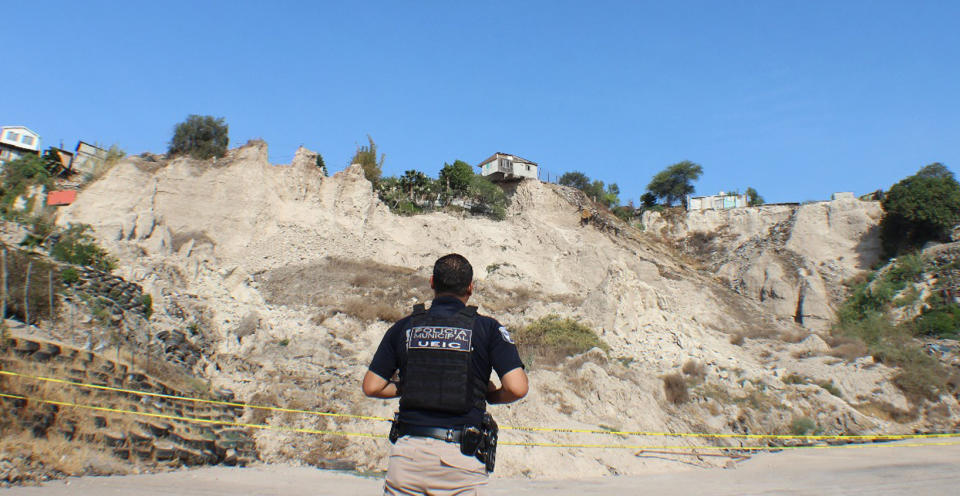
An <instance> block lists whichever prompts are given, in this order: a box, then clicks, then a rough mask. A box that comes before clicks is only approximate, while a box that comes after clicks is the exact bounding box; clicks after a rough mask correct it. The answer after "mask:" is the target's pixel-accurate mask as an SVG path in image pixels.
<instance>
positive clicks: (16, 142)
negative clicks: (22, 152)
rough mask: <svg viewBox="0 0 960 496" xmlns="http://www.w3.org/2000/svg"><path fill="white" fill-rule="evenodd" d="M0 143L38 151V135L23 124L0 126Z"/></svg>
mask: <svg viewBox="0 0 960 496" xmlns="http://www.w3.org/2000/svg"><path fill="white" fill-rule="evenodd" d="M0 143H3V144H5V145H10V146H18V147H20V148H26V149H28V150H32V151H35V152H38V151H40V135H39V134H37V133H35V132H33V131H31V130H29V129H27V128H25V127H23V126H4V127H2V128H0Z"/></svg>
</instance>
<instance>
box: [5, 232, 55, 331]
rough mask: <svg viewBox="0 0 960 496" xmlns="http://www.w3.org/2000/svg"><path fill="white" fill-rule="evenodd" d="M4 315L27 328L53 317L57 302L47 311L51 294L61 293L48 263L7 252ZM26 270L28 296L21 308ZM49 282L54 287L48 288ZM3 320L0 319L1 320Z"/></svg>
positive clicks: (52, 266) (32, 257)
mask: <svg viewBox="0 0 960 496" xmlns="http://www.w3.org/2000/svg"><path fill="white" fill-rule="evenodd" d="M6 262H7V315H6V316H5V317H6V318H15V319H17V320H20V321H22V322H26V321H27V319H28V317H29V322H28V323H30V324H34V323H36V322H38V321H39V320H40V319H41V318H42V319H49V318H50V317H51V316H53V317H56V314H57V310H58V305H59V300H58V299H57V298H54V299H53V301H52V303H53V308H51V307H50V304H51V301H50V291H51V290H52V291H53V293H54V294H56V293H58V292H59V291H60V276H59V274H57V268H56V266H54V265H53V264H51V263H48V262H44V261H43V260H42V259H38V258H36V257H35V256H33V255H32V254H31V253H29V252H26V251H21V250H17V249H12V248H7V253H6ZM28 268H29V276H30V279H29V294H28V295H27V301H26V304H24V292H25V291H27V286H28V280H27V272H28V270H27V269H28ZM51 282H52V283H53V287H52V288H51V287H50V284H51ZM0 320H2V319H0Z"/></svg>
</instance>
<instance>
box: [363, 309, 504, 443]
mask: <svg viewBox="0 0 960 496" xmlns="http://www.w3.org/2000/svg"><path fill="white" fill-rule="evenodd" d="M465 306H466V305H464V303H463V302H462V301H460V300H459V299H457V298H454V297H448V296H441V297H440V298H436V299H434V300H433V303H432V304H431V305H430V310H428V312H430V313H436V314H439V315H444V316H447V315H453V314H455V313H457V312H459V311H460V310H461V309H462V308H464V307H465ZM409 322H410V316H409V315H408V316H407V317H405V318H403V319H401V320H400V321H398V322H397V323H396V324H393V326H392V327H390V329H388V330H387V333H386V334H384V335H383V340H382V341H380V346H379V347H378V348H377V352H376V353H375V354H374V355H373V360H371V361H370V371H371V372H373V373H374V374H377V375H378V376H380V377H382V378H383V379H384V380H389V379H390V378H391V377H393V373H394V372H396V371H397V370H398V369H399V368H400V352H401V350H402V347H403V346H406V343H405V342H404V331H405V330H406V328H407V326H408V324H409ZM475 325H476V327H475V328H474V331H473V333H474V334H473V341H472V346H473V351H472V352H471V353H470V355H471V357H470V359H471V362H472V363H471V373H473V374H476V376H477V377H481V378H483V379H484V382H486V381H488V380H489V379H490V371H491V370H496V371H497V375H498V376H500V377H503V375H504V374H506V373H507V372H510V371H511V370H513V369H515V368H517V367H521V368H522V367H523V362H522V361H520V355H519V354H518V353H517V347H516V346H514V344H513V342H512V339H511V338H510V334H509V332H507V330H506V328H505V327H503V326H502V325H500V323H499V322H497V321H496V320H495V319H492V318H490V317H486V316H483V315H479V314H478V315H477V319H476V324H475ZM400 375H403V371H402V370H401V371H400ZM482 419H483V409H480V408H477V407H474V408H472V409H471V410H470V411H469V412H467V413H466V414H464V415H453V414H449V413H443V412H435V411H430V410H413V409H403V408H401V409H400V420H401V421H402V422H405V423H408V424H414V425H426V426H431V427H459V426H463V425H480V422H481V420H482Z"/></svg>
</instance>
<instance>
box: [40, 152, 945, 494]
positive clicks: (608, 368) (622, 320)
mask: <svg viewBox="0 0 960 496" xmlns="http://www.w3.org/2000/svg"><path fill="white" fill-rule="evenodd" d="M311 157H313V155H312V152H309V151H307V150H303V149H301V150H299V151H298V153H297V157H296V158H295V159H294V161H293V164H292V165H289V166H274V165H271V164H269V162H268V161H267V153H266V144H265V143H262V142H253V143H250V144H248V145H246V146H244V147H241V148H239V149H235V150H231V151H230V152H229V154H228V155H227V157H225V158H223V159H220V160H216V161H207V162H199V161H194V160H191V159H183V158H178V159H174V160H167V159H165V158H142V157H131V158H129V159H127V160H125V161H123V162H121V163H119V164H118V165H117V166H116V167H115V168H114V169H112V170H111V171H110V172H109V173H108V174H107V175H106V176H105V177H104V178H102V179H101V180H99V181H98V182H96V183H94V184H92V185H90V186H89V187H88V189H86V190H85V191H83V192H82V193H81V194H80V195H79V197H78V199H77V201H76V202H75V203H74V204H73V205H72V206H70V207H69V208H68V209H66V210H65V211H63V212H62V215H61V217H60V219H59V220H58V222H60V223H61V224H66V223H68V222H83V223H87V224H91V225H92V226H94V228H95V232H96V234H97V236H98V238H99V240H100V241H101V242H102V243H103V244H104V245H105V246H106V247H107V248H108V249H109V250H110V251H111V252H112V253H113V254H114V255H115V256H117V257H118V258H119V260H120V264H119V267H120V268H119V269H118V271H117V272H118V273H119V274H120V275H122V276H123V277H125V278H126V279H128V280H130V281H132V282H136V283H138V284H140V285H141V286H142V287H143V288H144V291H146V292H148V293H150V294H151V295H153V299H154V309H155V314H154V318H153V319H152V322H153V325H154V326H155V327H156V328H157V329H158V331H160V332H162V331H163V330H170V329H176V328H181V329H182V328H183V327H184V326H186V325H188V324H190V326H191V329H194V330H195V331H197V332H196V334H197V336H195V337H193V336H191V335H190V333H187V336H186V339H187V340H192V341H194V342H195V344H194V346H195V348H196V349H198V350H200V351H199V353H200V354H201V356H200V357H199V358H198V360H197V361H196V364H195V365H194V370H195V372H196V373H198V374H202V375H204V376H205V377H208V378H210V380H211V381H212V382H213V385H214V386H215V387H226V388H229V389H232V390H233V391H235V392H236V393H237V396H238V398H239V399H241V400H243V401H250V402H254V403H261V404H263V403H270V404H277V405H284V406H292V407H293V408H300V409H316V410H325V411H337V412H349V413H354V414H364V415H377V416H383V417H390V416H392V411H393V409H394V408H395V407H396V404H395V402H384V401H378V400H371V399H367V398H364V397H363V396H362V394H361V392H360V388H359V381H360V378H361V377H362V375H363V373H364V371H365V370H366V366H367V365H368V363H369V360H370V358H371V356H372V354H373V352H374V350H375V348H376V346H377V344H378V343H379V340H380V338H381V336H382V335H383V333H384V332H385V331H386V329H387V328H388V326H389V325H390V324H391V323H392V322H391V320H392V319H393V318H396V317H398V316H401V315H402V314H403V313H404V312H405V311H407V309H408V308H409V307H410V306H411V305H412V304H413V303H415V302H417V301H421V300H423V299H425V298H429V289H428V287H427V286H426V281H427V279H428V277H429V275H430V271H431V269H432V264H433V262H434V261H435V260H436V258H437V257H439V256H442V255H444V254H446V253H450V252H458V253H461V254H463V255H465V256H466V257H467V258H468V259H469V260H470V261H471V262H472V264H473V266H474V272H475V278H476V285H477V291H476V293H475V295H474V299H473V300H472V303H475V304H477V305H479V306H480V311H481V312H483V313H487V314H490V315H493V316H495V317H496V318H498V319H499V320H500V321H501V322H503V323H504V324H506V325H507V326H510V327H513V328H516V327H519V326H523V325H526V324H528V323H530V322H531V321H533V320H535V319H537V318H539V317H542V316H545V315H547V314H551V313H555V314H560V315H562V316H567V317H573V318H577V319H579V320H581V321H582V322H584V323H586V324H588V325H590V326H591V327H593V328H594V329H596V330H597V332H598V334H599V335H600V337H601V339H603V340H604V341H605V342H606V343H607V344H609V345H610V351H609V353H604V352H602V351H600V350H596V349H595V350H593V351H591V352H588V353H586V354H584V355H581V356H577V357H572V358H569V359H566V360H560V361H558V362H551V363H545V362H544V361H543V360H539V359H536V358H534V357H532V356H525V359H527V361H528V365H529V372H530V377H531V385H532V386H531V387H532V389H531V392H530V395H529V396H528V397H527V398H526V399H524V400H523V401H521V402H518V403H516V404H513V405H509V406H495V407H492V408H491V410H492V411H493V413H494V415H495V416H496V417H497V418H498V421H500V423H501V424H505V425H526V426H551V427H564V428H586V429H598V428H599V429H611V428H613V429H616V430H630V431H672V432H678V431H700V432H703V431H719V432H738V433H745V432H781V433H782V432H786V431H788V430H789V425H790V423H791V421H792V420H793V419H794V418H796V417H800V416H803V417H809V418H811V419H813V421H815V422H816V423H817V424H818V425H821V426H822V428H823V429H824V430H825V431H829V432H861V433H866V432H880V431H890V430H893V431H905V430H910V429H913V428H916V427H917V426H918V425H923V426H926V427H929V428H933V427H930V426H931V425H932V424H930V423H929V422H928V420H927V419H926V418H925V417H924V415H923V413H922V411H921V412H920V413H918V415H917V416H916V417H913V420H911V421H910V422H909V423H906V424H897V423H894V422H892V421H890V419H889V418H886V417H883V416H876V415H872V414H870V413H869V412H866V410H864V411H862V410H863V408H861V404H864V403H865V402H885V404H890V405H893V406H895V407H897V408H901V409H907V408H908V407H909V405H908V404H907V400H906V399H905V397H904V396H903V395H902V394H900V393H899V391H898V390H897V389H896V387H894V386H893V384H892V383H891V381H890V378H891V377H892V374H893V371H892V370H891V369H889V368H887V367H885V366H883V365H880V364H873V363H872V360H867V359H863V360H859V361H857V360H854V361H849V362H846V361H841V360H837V359H836V358H834V357H832V356H829V347H828V346H827V345H826V344H825V343H824V342H823V341H822V340H820V338H818V337H816V336H811V335H810V329H809V328H810V327H812V328H817V325H814V324H817V323H820V324H823V323H826V322H827V321H828V319H829V318H830V317H831V313H830V312H831V305H833V302H834V301H835V296H834V295H833V292H835V291H838V289H837V288H838V286H837V284H838V283H839V281H841V280H842V279H844V278H846V277H849V276H850V275H852V274H853V273H855V272H856V271H857V270H859V269H860V268H862V267H865V266H867V265H869V263H871V260H872V257H874V256H875V253H874V252H875V245H876V242H875V239H874V238H875V235H874V234H873V233H872V230H871V229H872V226H873V225H875V221H876V218H878V214H879V207H876V206H875V205H870V204H860V203H856V204H854V203H850V204H844V203H830V204H823V205H812V206H804V207H801V208H800V209H790V208H785V207H763V208H761V209H741V210H739V211H732V212H723V213H719V212H703V213H701V214H698V215H699V217H698V216H697V215H691V216H689V217H688V218H687V220H686V221H684V222H681V223H679V224H676V225H674V224H667V223H666V222H665V221H662V220H659V219H656V218H648V219H646V223H647V226H648V227H647V230H646V232H644V233H641V232H639V231H634V230H631V229H629V228H627V227H626V226H624V228H623V230H622V231H620V232H619V233H617V232H611V231H609V230H606V231H599V230H597V229H595V228H594V227H592V226H581V225H580V216H579V212H578V209H577V205H576V204H575V202H573V201H571V198H572V197H573V196H574V195H572V194H571V191H570V190H567V189H564V188H563V187H560V186H556V185H551V184H542V183H540V182H537V181H525V182H522V183H520V184H519V185H517V187H516V188H515V189H513V190H512V191H511V198H512V200H511V205H510V207H509V209H508V216H507V219H506V220H504V221H501V222H497V221H493V220H489V219H486V218H478V217H464V216H458V215H455V214H448V213H430V214H425V215H418V216H413V217H400V216H396V215H393V214H392V213H390V212H389V210H388V209H387V208H386V207H385V206H384V205H383V204H382V203H381V202H380V201H379V200H378V199H377V197H376V195H375V194H374V192H373V189H372V187H371V184H370V183H369V182H368V181H367V180H366V179H365V178H364V176H363V172H362V170H361V169H360V167H359V166H351V167H349V168H347V169H346V170H344V171H341V172H339V173H337V174H335V175H333V176H331V177H328V178H324V177H322V175H321V174H320V173H319V171H318V170H317V169H316V167H315V166H314V161H313V160H312V159H311ZM696 232H717V234H716V236H715V238H714V239H713V240H712V241H710V243H708V244H707V245H706V246H717V247H718V248H716V249H712V248H711V249H709V250H703V252H704V253H705V254H706V255H705V256H704V257H703V260H704V262H703V263H704V264H705V267H707V268H708V269H709V270H703V269H702V268H700V267H697V266H696V264H691V263H690V259H689V256H683V255H678V254H677V251H676V250H675V249H674V248H673V246H672V242H675V241H677V240H681V239H687V238H690V237H691V235H692V234H693V233H696ZM661 236H663V237H665V238H666V239H667V240H669V241H671V242H665V241H664V239H662V237H661ZM871 236H873V237H874V238H871ZM698 253H699V252H698ZM801 292H802V293H803V298H802V305H800V306H801V307H802V308H801V309H800V311H799V312H798V311H797V306H798V301H801V298H800V293H801ZM798 313H799V314H800V316H801V317H802V320H803V325H802V326H801V325H799V324H798V323H797V322H795V321H794V318H793V317H794V316H795V315H796V314H798ZM818 325H819V324H818ZM743 335H746V336H749V338H747V339H743V338H742V337H741V338H740V339H732V338H735V337H736V336H743ZM798 357H802V358H798ZM687 363H693V364H699V366H700V367H701V368H702V369H695V370H694V371H693V372H691V373H688V374H687V375H686V380H687V382H688V384H689V389H690V398H691V399H690V400H689V401H687V402H682V403H674V402H672V401H670V400H669V399H668V398H667V396H666V394H665V390H664V381H663V376H664V375H667V374H671V373H680V372H681V368H683V367H684V365H686V364H687ZM701 372H702V373H701ZM791 374H793V375H797V374H802V375H803V376H804V377H808V378H810V380H811V381H814V382H810V383H804V384H796V383H787V382H784V379H785V378H786V377H788V376H790V375H791ZM834 378H842V380H841V379H837V380H836V381H835V382H833V384H835V387H836V388H837V391H839V394H840V395H841V396H842V398H841V397H838V396H835V395H834V394H831V393H829V392H827V391H826V390H825V389H823V388H821V387H818V386H814V385H811V384H816V381H818V380H819V381H822V382H824V383H826V381H831V380H833V379H834ZM942 404H944V405H946V407H944V408H946V409H947V411H948V412H956V411H957V405H956V401H955V400H954V399H953V398H944V399H943V400H942ZM865 412H866V413H865ZM953 414H954V413H950V415H953ZM950 415H948V417H949V416H950ZM249 420H256V421H265V422H268V423H272V424H278V425H287V426H293V427H309V428H313V429H328V430H345V431H351V432H369V433H383V432H386V425H385V424H383V423H379V422H369V421H362V420H352V419H343V418H327V417H317V416H304V415H293V414H280V413H278V414H275V415H267V416H266V418H259V417H258V418H251V419H249ZM256 436H257V440H258V447H259V449H260V453H261V454H262V455H263V456H264V459H265V460H266V461H280V460H283V461H304V462H307V463H314V461H315V460H318V459H329V458H336V459H348V460H352V461H354V462H356V463H357V464H358V465H359V466H360V467H366V468H373V469H382V468H384V467H385V462H386V460H385V454H386V453H387V449H386V447H385V445H384V444H383V443H382V442H380V441H377V440H371V439H364V438H345V437H337V436H310V435H302V434H295V433H290V432H282V431H269V430H264V431H258V432H257V433H256ZM613 439H614V438H611V437H610V436H605V435H589V436H583V435H574V434H555V433H544V432H528V431H517V430H505V431H504V437H503V441H504V442H568V443H569V442H578V443H583V442H586V443H610V442H611V441H612V440H613ZM616 441H617V442H625V443H627V444H645V445H674V446H675V445H678V444H681V445H691V446H692V445H695V444H698V443H704V442H707V443H715V442H716V443H727V442H730V443H736V441H726V440H720V441H717V440H713V441H703V440H698V439H692V438H683V439H680V440H677V439H673V438H669V437H666V438H664V437H659V438H643V439H627V440H623V439H620V438H616ZM498 458H499V460H500V463H499V464H498V474H504V475H519V474H525V475H530V476H538V475H549V476H551V477H583V476H600V475H607V474H610V473H640V472H642V471H644V470H647V469H649V468H650V467H665V466H669V465H670V464H672V463H674V462H672V461H669V458H670V457H665V458H667V460H664V459H654V458H647V457H638V456H635V455H634V452H633V451H630V450H590V449H572V448H563V449H559V448H525V447H516V446H504V447H503V448H502V449H501V452H500V453H499V454H498ZM710 460H713V459H710ZM710 460H707V461H704V462H703V463H712V461H710Z"/></svg>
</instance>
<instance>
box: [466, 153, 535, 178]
mask: <svg viewBox="0 0 960 496" xmlns="http://www.w3.org/2000/svg"><path fill="white" fill-rule="evenodd" d="M477 167H479V168H480V175H481V176H483V177H485V178H487V179H489V180H491V181H519V180H521V179H539V177H540V176H539V175H538V170H537V167H538V166H537V163H536V162H531V161H529V160H527V159H525V158H520V157H518V156H516V155H509V154H506V153H500V152H497V153H494V154H493V155H492V156H491V157H490V158H488V159H486V160H484V161H483V162H480V164H479V165H477Z"/></svg>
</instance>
